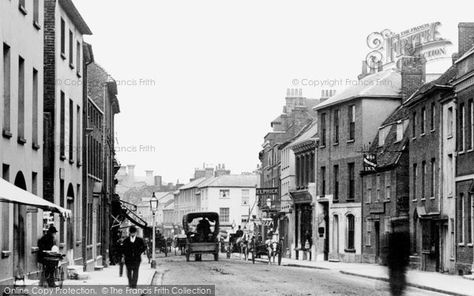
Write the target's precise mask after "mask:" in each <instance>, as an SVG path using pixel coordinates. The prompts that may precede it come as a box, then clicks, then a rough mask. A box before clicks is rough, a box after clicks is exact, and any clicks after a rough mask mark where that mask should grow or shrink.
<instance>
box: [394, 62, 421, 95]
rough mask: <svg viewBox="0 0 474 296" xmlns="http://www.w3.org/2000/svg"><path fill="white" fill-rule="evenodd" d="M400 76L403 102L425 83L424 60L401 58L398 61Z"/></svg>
mask: <svg viewBox="0 0 474 296" xmlns="http://www.w3.org/2000/svg"><path fill="white" fill-rule="evenodd" d="M398 62H399V69H400V71H401V76H402V101H403V102H405V101H406V100H407V99H408V98H409V97H410V96H411V95H412V94H413V93H414V92H415V91H416V90H417V89H418V88H420V87H421V86H422V85H423V84H424V83H425V65H426V60H425V59H424V58H423V57H420V56H415V57H403V58H401V59H400V60H399V61H398Z"/></svg>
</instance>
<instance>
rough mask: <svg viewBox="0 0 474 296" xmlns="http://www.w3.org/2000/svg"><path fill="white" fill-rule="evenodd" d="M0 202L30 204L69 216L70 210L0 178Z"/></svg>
mask: <svg viewBox="0 0 474 296" xmlns="http://www.w3.org/2000/svg"><path fill="white" fill-rule="evenodd" d="M0 202H5V203H13V204H20V205H27V206H32V207H35V208H40V209H42V210H45V211H51V212H55V213H58V214H61V215H62V216H63V217H65V218H67V217H71V211H70V210H66V209H64V208H62V207H60V206H58V205H55V204H53V203H51V202H49V201H47V200H45V199H43V198H41V197H39V196H36V195H34V194H32V193H30V192H28V191H26V190H23V189H21V188H19V187H16V186H15V185H13V184H12V183H10V182H8V181H6V180H4V179H1V178H0Z"/></svg>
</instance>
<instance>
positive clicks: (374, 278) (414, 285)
mask: <svg viewBox="0 0 474 296" xmlns="http://www.w3.org/2000/svg"><path fill="white" fill-rule="evenodd" d="M339 272H340V273H342V274H345V275H351V276H357V277H362V278H368V279H372V280H379V281H384V282H388V279H387V278H385V277H377V276H371V275H365V274H358V273H353V272H349V271H344V270H340V271H339ZM407 286H409V287H413V288H418V289H422V290H427V291H431V292H436V293H443V294H447V295H453V296H469V295H467V294H460V293H455V292H452V291H446V290H442V289H436V288H432V287H429V286H425V285H419V284H414V283H407Z"/></svg>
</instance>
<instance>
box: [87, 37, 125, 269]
mask: <svg viewBox="0 0 474 296" xmlns="http://www.w3.org/2000/svg"><path fill="white" fill-rule="evenodd" d="M84 53H88V55H89V56H90V57H91V58H90V59H89V60H88V61H87V63H86V71H87V73H85V75H86V78H87V105H84V106H85V108H86V110H84V115H85V116H84V122H86V123H87V125H86V126H85V133H86V135H85V140H86V143H85V145H84V147H85V149H86V152H87V155H86V160H87V163H85V164H84V168H83V169H84V174H86V173H87V175H85V176H84V179H85V180H87V181H88V182H87V184H84V185H85V189H84V192H83V194H84V200H83V202H84V204H85V205H87V206H86V207H85V208H84V211H83V217H87V218H86V219H84V220H89V221H83V225H84V229H85V232H86V235H85V237H84V239H83V244H84V246H85V250H86V254H87V256H86V258H85V265H89V268H92V266H91V265H92V264H91V263H92V262H91V261H95V264H96V265H105V266H107V262H108V261H109V258H108V256H109V254H110V253H112V252H111V251H110V250H109V247H110V240H111V238H110V236H111V237H112V240H113V238H115V237H116V233H114V232H113V231H112V232H110V233H109V231H108V230H109V229H110V226H109V225H110V221H109V220H110V215H111V212H110V206H109V205H110V204H111V200H112V198H113V196H114V194H115V173H116V172H117V171H118V170H119V168H120V167H119V165H118V163H117V160H116V159H115V138H114V135H115V115H117V114H118V113H120V106H119V102H118V99H117V95H118V91H117V83H116V81H115V80H114V79H113V78H112V76H110V74H109V73H107V71H106V70H105V69H104V68H102V67H101V66H100V65H99V64H97V62H96V61H95V60H94V58H93V57H94V55H93V53H92V47H91V46H90V45H89V44H85V46H84Z"/></svg>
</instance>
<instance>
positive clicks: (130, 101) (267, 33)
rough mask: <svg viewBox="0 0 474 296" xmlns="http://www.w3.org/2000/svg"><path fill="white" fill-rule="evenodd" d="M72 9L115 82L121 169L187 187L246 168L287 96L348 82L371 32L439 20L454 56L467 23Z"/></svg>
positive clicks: (392, 13) (420, 4)
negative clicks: (206, 169)
mask: <svg viewBox="0 0 474 296" xmlns="http://www.w3.org/2000/svg"><path fill="white" fill-rule="evenodd" d="M74 3H75V5H76V6H77V8H78V9H79V11H80V13H81V14H82V16H83V18H84V19H85V21H86V22H87V23H88V24H89V27H90V28H91V30H92V32H93V35H92V36H86V38H85V39H86V41H87V42H89V43H91V44H92V46H93V50H94V55H95V60H96V62H97V63H99V64H100V65H101V66H103V67H104V68H105V69H106V70H107V71H108V72H109V74H111V75H112V76H113V77H114V79H115V80H116V81H117V83H118V91H119V94H118V97H119V102H120V109H121V113H120V114H118V115H117V116H116V142H115V145H116V150H117V157H118V160H119V162H120V163H121V164H122V165H128V164H135V165H136V174H137V175H144V170H154V172H155V174H157V175H161V176H163V179H164V180H165V181H168V182H176V181H177V180H178V179H179V181H180V182H184V183H186V182H187V181H189V178H190V177H192V174H193V172H194V168H196V167H202V166H203V163H206V164H208V165H213V166H216V165H217V164H219V163H225V165H226V167H227V168H228V169H230V170H231V171H232V172H233V173H240V172H242V171H244V172H247V171H253V170H254V169H255V168H256V166H257V164H258V163H259V160H258V152H259V151H260V150H261V149H262V144H263V137H264V136H265V134H266V133H268V132H269V131H270V130H271V128H270V122H271V121H272V120H273V119H274V118H276V117H277V116H278V115H279V114H280V113H281V111H282V108H283V105H284V103H285V95H286V90H287V89H288V88H303V95H304V96H306V97H310V98H319V97H320V92H321V89H329V88H330V87H329V86H328V84H329V82H330V81H334V80H341V79H342V80H343V81H346V79H355V78H356V77H357V75H358V74H359V73H360V71H361V63H362V60H364V59H365V56H366V54H367V53H368V52H369V49H368V47H367V44H366V38H367V36H368V35H369V34H370V33H372V32H374V31H382V30H383V29H390V30H392V31H393V32H401V31H404V30H406V29H409V28H411V27H415V26H418V25H422V24H425V23H431V22H435V21H440V22H441V23H442V27H441V29H440V32H441V34H442V36H443V37H444V38H446V39H449V40H451V41H452V42H453V48H454V49H455V48H457V25H458V23H459V22H468V21H474V18H473V16H472V2H471V1H450V4H449V5H446V4H445V3H443V5H437V4H435V3H434V2H433V1H405V0H401V1H387V2H382V1H304V0H291V1H279V0H259V1H255V0H241V1H223V0H201V1H195V0H186V1H185V0H176V1H162V0H134V1H130V0H99V1H98V0H75V1H74ZM463 7H464V8H466V9H463ZM311 81H313V83H311ZM303 83H304V85H302V84H303ZM310 84H313V85H310ZM323 84H325V85H323ZM346 86H347V85H344V84H343V85H339V86H337V87H335V88H336V89H337V90H340V89H342V88H344V87H346Z"/></svg>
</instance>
